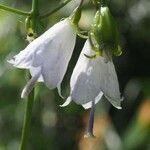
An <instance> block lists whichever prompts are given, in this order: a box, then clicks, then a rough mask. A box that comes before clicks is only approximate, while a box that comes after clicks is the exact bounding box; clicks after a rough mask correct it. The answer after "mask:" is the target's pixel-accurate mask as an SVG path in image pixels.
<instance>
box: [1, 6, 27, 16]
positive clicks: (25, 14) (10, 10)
mask: <svg viewBox="0 0 150 150" xmlns="http://www.w3.org/2000/svg"><path fill="white" fill-rule="evenodd" d="M0 9H3V10H6V11H9V12H12V13H15V14H18V15H23V16H29V15H30V12H26V11H23V10H19V9H15V8H12V7H9V6H5V5H2V4H0Z"/></svg>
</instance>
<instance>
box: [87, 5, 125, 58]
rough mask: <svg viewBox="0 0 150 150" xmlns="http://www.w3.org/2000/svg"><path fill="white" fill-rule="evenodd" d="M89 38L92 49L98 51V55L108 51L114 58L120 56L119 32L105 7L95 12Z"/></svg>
mask: <svg viewBox="0 0 150 150" xmlns="http://www.w3.org/2000/svg"><path fill="white" fill-rule="evenodd" d="M89 37H90V39H91V43H92V44H91V45H92V46H93V47H94V48H93V49H94V50H95V51H100V54H102V51H106V50H109V51H110V52H111V53H112V54H114V55H115V56H119V55H121V53H122V51H121V47H120V35H119V31H118V28H117V24H116V21H115V19H114V18H113V16H112V15H111V13H110V10H109V8H108V7H107V6H101V9H100V10H98V11H97V13H96V15H95V18H94V22H93V25H92V27H91V31H90V34H89ZM95 43H96V44H95ZM94 45H95V46H94Z"/></svg>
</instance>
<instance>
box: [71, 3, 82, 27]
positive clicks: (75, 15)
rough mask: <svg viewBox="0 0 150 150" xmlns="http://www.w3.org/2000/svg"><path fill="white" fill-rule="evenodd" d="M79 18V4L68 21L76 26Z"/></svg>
mask: <svg viewBox="0 0 150 150" xmlns="http://www.w3.org/2000/svg"><path fill="white" fill-rule="evenodd" d="M80 18H81V6H80V5H79V6H78V7H77V8H76V9H75V10H74V11H73V13H72V15H71V16H70V17H69V19H70V22H71V24H72V25H73V26H78V22H79V20H80Z"/></svg>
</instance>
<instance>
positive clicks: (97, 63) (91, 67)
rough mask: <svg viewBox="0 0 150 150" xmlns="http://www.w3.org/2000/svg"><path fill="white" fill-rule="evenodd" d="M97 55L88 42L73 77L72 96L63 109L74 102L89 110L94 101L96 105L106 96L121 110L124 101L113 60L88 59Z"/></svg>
mask: <svg viewBox="0 0 150 150" xmlns="http://www.w3.org/2000/svg"><path fill="white" fill-rule="evenodd" d="M95 54H96V53H95V51H93V50H92V48H91V45H90V42H89V40H87V41H86V43H85V45H84V47H83V50H82V52H81V54H80V57H79V59H78V62H77V64H76V66H75V68H74V70H73V73H72V76H71V82H70V87H71V92H70V96H69V97H68V99H67V100H66V102H65V103H64V104H63V105H62V107H63V106H66V105H68V104H69V103H70V102H71V101H72V100H73V101H74V102H76V103H77V104H81V105H82V106H83V107H84V108H85V109H88V108H91V107H92V101H94V103H95V104H96V103H97V102H98V101H99V100H100V99H101V98H102V96H103V95H104V96H105V97H106V98H107V99H108V100H109V101H110V103H111V104H112V105H113V106H114V107H116V108H118V109H121V106H120V105H121V100H122V99H121V97H120V91H119V84H118V79H117V75H116V71H115V68H114V65H113V62H112V58H111V56H109V57H108V55H107V56H105V57H102V56H97V57H96V58H88V57H87V56H94V55H95ZM106 59H107V61H106Z"/></svg>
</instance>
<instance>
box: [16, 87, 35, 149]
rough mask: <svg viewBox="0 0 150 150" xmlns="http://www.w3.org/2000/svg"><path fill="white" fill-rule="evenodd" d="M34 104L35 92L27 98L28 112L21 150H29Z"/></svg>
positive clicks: (25, 118) (24, 124)
mask: <svg viewBox="0 0 150 150" xmlns="http://www.w3.org/2000/svg"><path fill="white" fill-rule="evenodd" d="M33 103H34V90H32V92H31V93H30V94H29V96H28V98H27V105H26V112H25V117H24V123H23V128H22V136H21V144H20V149H19V150H26V149H27V142H28V137H29V131H30V124H31V117H32V108H33Z"/></svg>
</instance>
